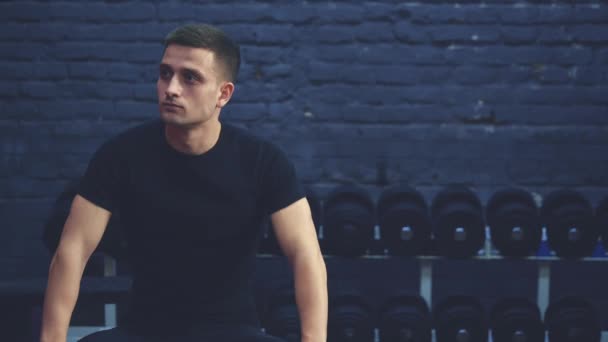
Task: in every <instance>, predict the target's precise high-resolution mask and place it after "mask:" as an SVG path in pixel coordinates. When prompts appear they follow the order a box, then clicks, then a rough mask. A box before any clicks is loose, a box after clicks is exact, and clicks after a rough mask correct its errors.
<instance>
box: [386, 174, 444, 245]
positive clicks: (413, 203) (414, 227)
mask: <svg viewBox="0 0 608 342" xmlns="http://www.w3.org/2000/svg"><path fill="white" fill-rule="evenodd" d="M378 224H379V226H380V232H381V236H382V242H383V245H384V246H385V247H386V248H387V249H388V251H389V254H393V255H418V254H422V253H424V252H425V251H426V249H427V248H428V245H429V241H430V240H431V232H432V225H431V219H430V215H429V211H428V206H427V204H426V201H425V199H424V197H423V196H422V194H420V192H418V191H417V190H415V189H413V188H411V187H408V186H395V187H391V188H388V189H386V190H384V191H383V192H382V193H381V194H380V199H379V200H378Z"/></svg>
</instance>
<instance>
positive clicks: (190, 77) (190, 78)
mask: <svg viewBox="0 0 608 342" xmlns="http://www.w3.org/2000/svg"><path fill="white" fill-rule="evenodd" d="M184 79H185V80H186V82H189V83H193V82H196V81H198V77H196V75H194V74H192V73H187V74H185V75H184Z"/></svg>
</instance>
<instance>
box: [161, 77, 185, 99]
mask: <svg viewBox="0 0 608 342" xmlns="http://www.w3.org/2000/svg"><path fill="white" fill-rule="evenodd" d="M181 91H182V87H181V85H180V84H179V79H178V77H177V76H176V75H174V76H173V77H171V79H170V80H169V84H168V85H167V89H165V95H167V97H177V96H179V95H180V94H181Z"/></svg>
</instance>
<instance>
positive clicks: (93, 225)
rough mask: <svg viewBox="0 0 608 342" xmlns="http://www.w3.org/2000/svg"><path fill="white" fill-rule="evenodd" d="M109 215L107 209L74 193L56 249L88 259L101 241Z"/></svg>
mask: <svg viewBox="0 0 608 342" xmlns="http://www.w3.org/2000/svg"><path fill="white" fill-rule="evenodd" d="M110 216H111V213H110V212H109V211H108V210H106V209H104V208H102V207H99V206H97V205H95V204H94V203H92V202H90V201H89V200H87V199H85V198H84V197H82V196H80V195H76V197H75V198H74V201H73V202H72V206H71V208H70V214H69V215H68V218H67V220H66V222H65V225H64V227H63V232H62V234H61V240H60V241H59V247H58V248H57V250H58V251H59V250H68V251H69V252H70V253H76V254H74V255H72V256H74V257H81V258H82V260H88V258H89V257H90V256H91V254H92V253H93V251H95V248H97V245H98V244H99V242H100V241H101V238H102V236H103V233H104V231H105V229H106V226H107V224H108V221H109V220H110Z"/></svg>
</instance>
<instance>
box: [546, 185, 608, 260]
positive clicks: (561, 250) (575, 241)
mask: <svg viewBox="0 0 608 342" xmlns="http://www.w3.org/2000/svg"><path fill="white" fill-rule="evenodd" d="M541 216H542V219H543V222H544V224H545V227H546V228H547V240H548V243H549V246H550V247H551V248H552V249H553V250H554V251H555V253H556V254H557V255H558V256H560V257H583V256H588V255H590V254H591V253H592V252H593V250H594V249H595V247H596V245H597V242H598V238H599V231H598V229H597V227H596V225H595V224H594V222H593V221H594V218H593V208H592V206H591V204H590V203H589V201H588V200H587V199H586V198H585V197H584V196H583V195H582V194H581V193H579V192H577V191H574V190H569V189H562V190H556V191H554V192H552V193H550V194H549V195H548V196H547V197H546V198H545V200H544V201H543V206H542V208H541Z"/></svg>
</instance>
